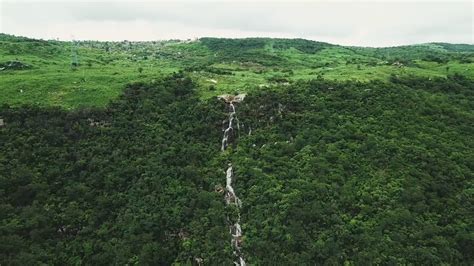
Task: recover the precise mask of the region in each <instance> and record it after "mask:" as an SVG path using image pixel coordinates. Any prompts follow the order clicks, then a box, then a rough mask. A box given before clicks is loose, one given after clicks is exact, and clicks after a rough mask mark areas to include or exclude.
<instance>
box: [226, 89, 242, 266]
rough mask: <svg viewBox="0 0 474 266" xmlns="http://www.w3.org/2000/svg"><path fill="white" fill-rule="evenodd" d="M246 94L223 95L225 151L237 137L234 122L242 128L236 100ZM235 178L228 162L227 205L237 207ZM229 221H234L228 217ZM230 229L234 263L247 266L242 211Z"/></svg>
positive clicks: (240, 99) (238, 265) (238, 200)
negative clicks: (226, 111)
mask: <svg viewBox="0 0 474 266" xmlns="http://www.w3.org/2000/svg"><path fill="white" fill-rule="evenodd" d="M244 96H245V95H244ZM244 96H236V97H231V96H226V97H222V98H223V99H224V100H225V101H226V102H227V103H228V104H229V109H230V111H229V123H228V125H227V128H225V129H224V136H223V137H222V146H221V151H225V150H226V148H227V147H228V145H229V142H230V141H231V140H232V139H233V138H234V137H235V136H234V123H235V121H237V130H238V129H240V124H239V120H238V118H237V116H236V114H235V105H234V102H240V101H242V100H243V97H244ZM233 179H234V172H233V169H232V163H229V164H228V168H227V170H226V185H225V196H224V197H225V202H226V204H227V205H235V206H236V207H237V208H240V207H241V206H242V202H241V201H240V199H239V198H238V197H237V195H236V194H235V191H234V188H233V187H232V181H234V180H233ZM227 220H228V221H232V219H229V217H227ZM229 231H230V234H231V237H232V239H231V246H232V249H233V251H234V252H233V253H234V255H235V256H236V257H237V260H236V261H234V264H235V265H237V266H245V265H246V263H245V260H244V257H243V254H242V252H241V243H242V228H241V226H240V212H239V213H238V219H237V221H236V222H235V223H234V224H231V225H230V226H229Z"/></svg>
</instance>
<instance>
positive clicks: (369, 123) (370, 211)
mask: <svg viewBox="0 0 474 266" xmlns="http://www.w3.org/2000/svg"><path fill="white" fill-rule="evenodd" d="M316 53H319V52H316ZM29 63H31V62H29ZM22 71H23V70H22ZM188 75H189V76H190V77H189V76H188ZM193 75H194V74H193V73H188V74H184V73H181V74H175V75H172V76H170V77H165V78H159V76H157V77H155V78H153V79H155V81H154V82H151V81H150V82H149V83H136V84H134V85H130V86H128V87H127V89H126V90H125V91H124V93H123V94H122V95H121V96H119V97H118V98H116V99H115V100H113V101H112V102H111V103H110V104H108V105H107V106H106V107H105V108H78V109H77V110H74V111H65V110H63V109H62V108H59V107H38V106H37V105H26V106H22V107H18V106H8V105H3V106H2V107H1V108H0V117H1V118H2V119H3V120H4V124H3V125H2V126H0V143H2V145H0V169H2V171H0V208H1V209H0V263H1V264H5V265H35V264H41V263H44V264H60V265H63V264H98V265H102V264H139V265H157V264H159V265H170V264H176V265H180V264H192V263H197V262H202V263H204V264H205V265H209V264H211V265H214V264H216V265H230V264H232V261H233V259H234V256H233V254H232V247H231V246H230V245H229V227H228V224H227V221H226V219H225V217H235V216H236V211H237V210H236V209H235V208H226V204H225V201H224V200H223V198H224V196H223V195H222V191H221V190H220V189H219V188H220V187H225V183H224V182H225V179H224V177H225V172H224V170H225V169H226V168H227V164H228V162H229V161H231V162H232V166H233V176H234V178H235V179H236V182H234V183H233V186H234V189H235V190H236V191H238V194H239V197H240V198H241V199H242V208H241V209H240V216H241V218H242V219H241V223H240V225H241V227H242V230H243V231H244V232H245V234H244V235H243V236H242V239H241V242H240V247H241V249H242V253H243V254H245V260H246V261H247V263H248V264H250V265H276V264H278V265H307V264H318V265H319V264H331V265H340V264H346V265H361V264H364V265H365V264H382V265H388V264H390V265H393V264H402V265H403V264H415V265H439V264H453V265H463V264H464V265H472V264H473V262H474V258H473V254H474V252H473V251H474V242H473V238H472V235H473V228H474V224H473V223H474V217H473V213H474V206H473V201H472V199H473V197H474V194H473V191H474V189H473V188H474V184H473V180H474V176H473V173H474V165H473V162H474V152H473V151H474V142H473V141H472V140H473V139H474V124H473V123H472V121H474V111H473V110H474V106H473V105H474V91H473V88H474V81H473V80H472V79H470V78H466V77H463V76H461V75H453V76H449V77H447V78H444V77H440V78H423V77H416V76H413V77H410V78H409V77H402V76H400V77H396V76H393V77H392V78H391V79H390V81H382V80H373V81H369V82H356V81H331V80H325V79H323V78H320V79H316V80H311V81H298V82H294V83H293V84H289V85H284V84H276V85H275V86H274V87H272V88H265V89H261V90H252V91H249V92H248V94H247V96H246V98H245V101H244V102H242V103H241V104H239V106H238V116H239V117H238V118H239V120H240V122H242V123H244V124H245V128H246V129H243V130H242V132H240V135H239V137H238V138H235V139H234V141H233V142H232V143H231V145H229V146H227V149H226V150H225V152H223V153H222V152H220V149H221V143H220V139H221V137H222V131H221V129H222V120H224V119H226V118H227V117H228V116H229V114H228V112H227V111H226V105H225V103H224V102H223V101H220V100H218V99H216V98H215V97H213V98H204V99H203V98H202V95H201V91H200V90H201V89H202V88H201V87H200V86H201V85H200V83H199V81H196V80H193V77H194V76H193ZM250 128H251V129H252V130H251V132H250V130H249V129H250Z"/></svg>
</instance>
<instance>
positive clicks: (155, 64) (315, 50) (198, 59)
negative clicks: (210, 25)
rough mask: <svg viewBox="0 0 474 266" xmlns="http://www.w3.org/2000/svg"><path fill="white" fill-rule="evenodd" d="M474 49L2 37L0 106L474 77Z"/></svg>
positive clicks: (65, 105)
mask: <svg viewBox="0 0 474 266" xmlns="http://www.w3.org/2000/svg"><path fill="white" fill-rule="evenodd" d="M473 51H474V49H473V46H472V45H452V44H425V45H413V46H402V47H393V48H378V49H376V48H361V47H344V46H337V45H332V44H327V43H320V42H313V41H307V40H299V39H296V40H288V39H266V38H250V39H235V40H233V39H214V38H203V39H200V40H195V41H160V42H127V41H124V42H94V41H82V42H74V43H73V42H60V41H43V40H33V39H27V38H20V37H14V36H10V35H0V57H1V58H2V59H1V62H0V64H1V63H4V64H6V63H8V62H21V63H22V64H25V65H27V66H28V67H26V68H23V69H8V68H6V69H4V70H2V71H0V90H1V91H2V94H1V95H0V104H10V105H21V104H34V105H40V106H61V107H63V108H66V109H74V108H77V107H80V106H89V107H92V106H97V107H101V106H105V105H106V104H107V103H108V102H110V100H111V99H114V98H116V97H117V96H118V95H120V94H121V93H122V91H123V89H124V87H125V85H126V84H129V83H136V82H154V81H156V80H158V79H160V78H162V77H164V76H167V75H169V74H171V73H173V72H180V71H182V72H185V73H187V74H188V75H189V76H190V77H191V78H192V79H193V80H194V81H195V82H196V83H197V84H199V85H200V86H199V88H200V91H199V94H200V95H201V96H202V97H204V98H209V97H213V96H215V95H218V94H221V93H230V92H248V91H252V90H258V89H261V88H264V87H272V86H275V85H282V84H283V85H289V84H291V83H294V82H296V81H298V80H311V79H321V78H323V79H327V80H336V81H345V80H349V81H351V80H354V81H362V82H368V81H371V80H388V79H390V77H393V76H418V77H428V78H431V77H433V78H434V77H446V76H448V75H454V74H457V75H463V76H468V77H474V63H473V62H474V52H473Z"/></svg>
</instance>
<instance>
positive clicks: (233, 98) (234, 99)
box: [217, 93, 247, 104]
mask: <svg viewBox="0 0 474 266" xmlns="http://www.w3.org/2000/svg"><path fill="white" fill-rule="evenodd" d="M246 95H247V94H245V93H240V94H237V95H231V94H222V95H219V96H217V98H218V99H220V100H224V101H225V102H226V103H229V104H230V103H240V102H242V101H243V100H244V98H245V96H246Z"/></svg>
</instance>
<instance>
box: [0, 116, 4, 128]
mask: <svg viewBox="0 0 474 266" xmlns="http://www.w3.org/2000/svg"><path fill="white" fill-rule="evenodd" d="M3 126H5V121H3V119H2V118H0V127H3Z"/></svg>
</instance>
